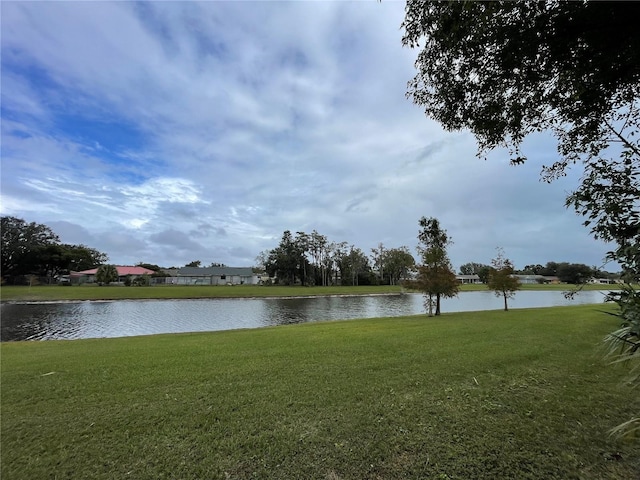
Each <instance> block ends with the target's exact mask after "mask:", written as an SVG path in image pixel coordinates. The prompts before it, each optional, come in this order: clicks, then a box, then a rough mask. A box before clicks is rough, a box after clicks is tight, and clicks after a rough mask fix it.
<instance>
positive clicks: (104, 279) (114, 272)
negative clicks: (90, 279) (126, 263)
mask: <svg viewBox="0 0 640 480" xmlns="http://www.w3.org/2000/svg"><path fill="white" fill-rule="evenodd" d="M117 281H118V269H117V268H116V266H115V265H109V264H107V265H100V266H99V267H98V270H97V271H96V282H98V284H99V285H103V284H104V285H109V284H110V283H111V282H117Z"/></svg>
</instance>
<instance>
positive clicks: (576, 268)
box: [460, 262, 620, 285]
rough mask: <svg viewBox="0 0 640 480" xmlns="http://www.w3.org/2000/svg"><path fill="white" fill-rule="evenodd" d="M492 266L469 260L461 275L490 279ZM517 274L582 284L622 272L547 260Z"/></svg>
mask: <svg viewBox="0 0 640 480" xmlns="http://www.w3.org/2000/svg"><path fill="white" fill-rule="evenodd" d="M490 272H491V266H490V265H485V264H483V263H477V262H469V263H465V264H464V265H461V266H460V274H461V275H478V277H479V278H480V281H481V282H482V283H487V282H488V281H489V274H490ZM513 273H514V274H516V275H542V276H544V277H557V278H558V280H559V281H560V282H562V283H571V284H576V285H578V284H581V283H585V282H587V281H588V280H589V279H591V278H606V279H609V280H614V279H618V278H620V274H616V273H609V272H605V271H602V270H600V269H598V268H596V267H590V266H588V265H585V264H583V263H569V262H547V263H546V264H545V265H544V266H543V265H540V264H533V265H525V267H524V268H523V269H521V270H517V269H514V270H513Z"/></svg>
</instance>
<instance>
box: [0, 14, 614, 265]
mask: <svg viewBox="0 0 640 480" xmlns="http://www.w3.org/2000/svg"><path fill="white" fill-rule="evenodd" d="M402 19H403V4H401V3H395V2H383V3H382V4H380V3H377V2H285V3H281V2H280V3H278V2H276V3H274V2H263V3H260V2H258V3H254V2H251V3H245V2H203V3H198V2H150V3H126V2H110V3H109V2H106V3H91V4H86V3H69V2H66V3H65V2H57V3H46V4H34V3H28V2H8V3H5V4H3V15H2V20H1V21H2V25H1V26H2V31H3V35H2V45H1V48H2V73H1V75H2V85H3V89H2V147H1V148H2V179H1V182H2V183H1V191H0V195H1V200H2V201H1V202H0V209H1V211H2V213H3V214H11V215H16V216H22V217H24V218H25V219H28V220H30V221H31V220H33V221H39V222H42V223H47V224H49V225H56V226H57V227H58V228H60V230H61V232H63V234H64V236H67V235H68V237H69V238H73V239H86V242H84V243H87V244H88V245H89V246H92V247H95V248H98V249H103V250H104V251H105V252H106V253H108V254H109V256H110V257H111V259H112V261H114V262H120V263H131V262H137V261H145V262H149V263H155V264H159V265H166V266H169V265H184V264H185V263H187V262H189V261H192V260H194V259H196V258H194V257H198V259H200V260H202V261H203V263H209V262H211V261H216V262H222V263H226V264H229V265H236V266H239V265H251V264H252V263H253V261H254V258H255V256H256V255H257V254H258V253H259V252H260V251H262V250H265V249H269V248H273V247H275V246H276V245H277V243H278V241H279V239H280V237H281V235H282V232H283V231H284V230H291V231H294V232H295V231H302V230H303V231H308V232H310V231H311V230H314V229H315V230H317V231H319V232H320V233H323V234H325V235H327V236H328V237H329V238H330V239H331V240H335V241H343V240H344V241H347V242H349V243H352V244H355V245H356V246H358V247H360V248H362V249H363V250H365V251H368V250H369V249H370V248H371V247H373V246H374V245H377V244H378V243H379V242H384V243H385V244H388V245H389V246H400V245H407V246H409V247H410V248H412V249H413V247H414V246H415V244H416V235H417V229H418V219H419V218H420V217H421V216H422V215H426V216H436V217H438V218H440V220H441V222H442V224H443V225H444V226H445V228H447V229H448V230H449V233H450V234H451V235H452V236H453V237H454V240H455V242H456V243H455V245H454V247H453V248H452V260H453V261H454V264H456V265H457V264H460V263H464V262H466V261H482V262H488V261H489V260H490V258H491V256H493V254H494V249H495V247H496V246H498V245H501V246H504V247H505V249H506V253H507V255H508V256H509V255H510V256H511V257H512V258H513V259H514V260H515V262H516V265H519V264H525V263H533V262H535V263H544V262H545V261H548V260H551V259H555V260H567V261H570V260H573V261H580V262H584V263H597V261H598V260H599V259H600V258H602V257H603V256H604V252H605V251H606V248H605V246H603V245H602V244H601V243H598V242H595V241H593V240H592V239H591V238H590V237H589V235H588V232H587V231H586V230H585V229H584V228H583V227H581V226H580V220H579V219H578V218H577V217H575V216H574V215H573V214H572V213H571V212H568V211H566V210H565V209H564V208H563V206H562V205H563V203H564V196H565V195H566V192H567V191H570V190H571V189H572V188H573V185H576V183H577V178H576V175H577V173H578V172H576V175H572V176H570V177H568V178H566V179H562V180H561V181H559V182H556V183H554V184H551V185H547V184H543V183H540V182H539V181H538V173H539V168H540V165H542V164H543V163H550V161H552V159H553V156H554V155H555V148H554V145H555V144H554V142H553V139H550V138H548V137H547V136H544V135H541V136H537V137H535V138H533V139H532V140H531V141H530V143H528V144H527V145H526V147H527V148H528V151H529V152H530V163H529V164H527V165H525V166H523V167H518V168H514V167H509V166H508V158H507V157H506V155H505V153H504V152H496V153H494V154H492V155H491V156H490V159H489V160H488V161H482V160H479V159H478V158H476V156H475V154H476V146H475V143H474V141H473V139H472V137H471V136H470V135H469V134H468V133H459V132H458V133H449V132H444V131H443V130H442V129H441V128H440V127H439V125H438V124H437V123H435V122H433V121H431V120H429V119H427V118H425V117H424V115H423V113H422V112H421V110H420V108H418V107H416V106H414V105H412V104H411V103H410V102H409V101H408V100H407V99H406V98H405V89H406V82H407V81H408V80H409V79H410V78H411V77H412V76H413V75H414V67H413V61H414V57H415V55H416V52H414V51H411V50H409V49H403V48H402V47H401V42H400V37H401V34H402V32H401V31H400V29H399V26H400V23H401V21H402ZM74 225H75V226H76V227H72V226H74ZM73 241H74V242H75V241H76V240H73ZM94 242H95V243H94ZM568 245H569V246H568ZM562 255H565V256H566V258H565V257H562ZM568 257H572V259H570V258H568Z"/></svg>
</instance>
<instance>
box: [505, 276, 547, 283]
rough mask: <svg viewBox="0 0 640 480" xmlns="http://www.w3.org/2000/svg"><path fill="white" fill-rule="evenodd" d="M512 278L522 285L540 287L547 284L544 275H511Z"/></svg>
mask: <svg viewBox="0 0 640 480" xmlns="http://www.w3.org/2000/svg"><path fill="white" fill-rule="evenodd" d="M511 276H512V277H514V278H517V279H518V281H519V282H520V283H521V284H522V285H538V284H541V283H545V280H544V277H543V276H542V275H511Z"/></svg>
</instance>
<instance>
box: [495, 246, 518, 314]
mask: <svg viewBox="0 0 640 480" xmlns="http://www.w3.org/2000/svg"><path fill="white" fill-rule="evenodd" d="M513 272H514V269H513V263H512V262H511V260H509V259H508V258H506V257H505V256H504V250H503V249H502V248H498V255H497V256H496V258H494V259H492V260H491V271H490V273H489V283H488V285H487V286H488V287H489V288H490V289H491V290H493V291H494V292H495V294H496V296H497V297H502V298H504V311H505V312H506V311H507V310H509V306H508V305H507V300H508V299H509V298H513V297H514V296H515V294H516V291H518V290H519V289H520V281H519V280H518V278H517V277H514V276H513Z"/></svg>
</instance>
